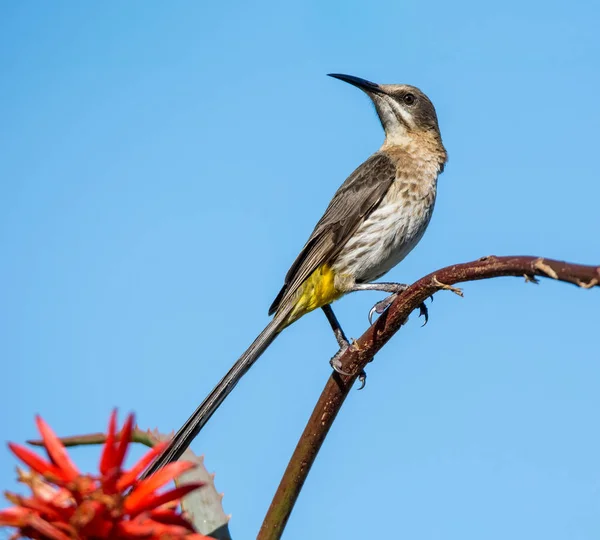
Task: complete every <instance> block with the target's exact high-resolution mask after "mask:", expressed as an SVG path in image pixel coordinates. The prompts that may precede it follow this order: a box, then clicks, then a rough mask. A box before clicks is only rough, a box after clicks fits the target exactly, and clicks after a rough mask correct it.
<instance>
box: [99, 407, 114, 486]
mask: <svg viewBox="0 0 600 540" xmlns="http://www.w3.org/2000/svg"><path fill="white" fill-rule="evenodd" d="M116 432H117V409H113V412H112V413H111V414H110V420H109V421H108V433H107V434H106V442H105V443H104V450H103V451H102V456H101V457H100V467H99V468H100V473H101V474H106V473H107V472H108V471H109V470H110V469H111V468H112V466H113V463H114V461H115V459H114V454H115V434H116Z"/></svg>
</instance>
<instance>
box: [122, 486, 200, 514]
mask: <svg viewBox="0 0 600 540" xmlns="http://www.w3.org/2000/svg"><path fill="white" fill-rule="evenodd" d="M203 485H204V482H193V483H189V484H186V485H185V486H179V487H177V488H174V489H172V490H170V491H165V492H164V493H160V494H155V493H154V494H151V495H148V496H147V497H146V498H145V499H143V500H142V501H141V503H140V504H138V505H137V506H136V507H135V509H133V510H130V511H129V513H130V514H131V515H132V516H136V515H137V514H141V513H142V512H145V511H146V510H151V509H152V508H158V507H159V506H162V505H163V504H167V503H170V502H171V501H179V500H181V499H182V498H183V497H185V496H186V495H187V494H188V493H190V492H191V491H194V490H196V489H198V488H201V487H202V486H203Z"/></svg>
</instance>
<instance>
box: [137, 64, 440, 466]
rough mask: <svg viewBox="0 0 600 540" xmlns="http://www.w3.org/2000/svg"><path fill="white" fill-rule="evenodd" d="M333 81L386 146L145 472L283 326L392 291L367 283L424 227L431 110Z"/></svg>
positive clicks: (435, 131) (395, 93) (433, 121)
mask: <svg viewBox="0 0 600 540" xmlns="http://www.w3.org/2000/svg"><path fill="white" fill-rule="evenodd" d="M332 77H335V78H338V79H341V80H343V81H346V82H348V83H350V84H352V85H354V86H357V87H358V88H360V89H362V90H363V91H364V92H365V93H367V95H368V96H369V97H370V98H371V100H372V101H373V103H374V105H375V108H376V110H377V114H378V116H379V119H380V121H381V124H382V126H383V128H384V131H385V135H386V138H385V141H384V144H383V145H382V147H381V148H380V149H379V151H378V152H376V153H375V154H373V155H372V156H371V157H370V158H369V159H367V161H365V162H364V163H363V164H362V165H360V166H359V167H358V168H357V169H356V170H355V171H354V172H353V173H352V174H351V175H350V176H349V177H348V179H347V180H346V181H345V182H344V183H343V184H342V186H341V187H340V188H339V189H338V191H337V192H336V193H335V195H334V197H333V199H332V200H331V202H330V204H329V206H328V207H327V209H326V211H325V213H324V214H323V217H322V218H321V219H320V220H319V222H318V223H317V225H316V227H315V229H314V230H313V232H312V234H311V235H310V237H309V239H308V241H307V242H306V244H305V246H304V247H303V249H302V250H301V252H300V254H299V255H298V257H297V258H296V260H295V261H294V263H293V264H292V266H291V268H290V270H289V271H288V273H287V275H286V278H285V282H284V285H283V288H282V289H281V291H280V292H279V294H278V295H277V298H276V299H275V301H274V302H273V304H272V305H271V308H270V310H269V314H270V315H271V314H274V317H273V320H272V321H271V322H270V323H269V324H268V325H267V327H266V328H265V329H264V330H263V331H262V332H261V334H260V335H259V336H258V337H257V338H256V340H255V341H254V342H253V343H252V345H250V347H249V349H248V350H247V351H246V352H245V353H244V354H243V355H242V356H241V357H240V359H239V360H238V361H237V362H236V363H235V364H234V366H233V367H232V368H231V370H230V371H229V372H228V373H227V375H225V377H224V378H223V379H222V380H221V381H220V382H219V384H218V385H217V386H216V387H215V389H214V390H213V391H212V392H211V393H210V394H209V395H208V397H207V398H206V399H205V400H204V401H203V402H202V404H201V405H200V406H199V407H198V409H196V411H195V412H194V414H193V415H192V416H191V417H190V418H189V419H188V421H187V422H186V423H185V424H184V426H183V427H182V428H181V429H180V430H179V431H178V432H177V434H176V435H175V437H174V438H173V440H172V441H171V443H170V446H169V447H168V448H167V449H166V450H165V452H163V454H162V455H161V456H160V457H159V459H158V460H157V461H156V462H155V464H154V465H153V466H152V467H151V469H150V470H149V471H148V472H152V471H154V470H156V469H157V468H159V467H161V466H163V465H165V464H167V463H169V462H170V461H174V460H175V459H177V458H178V457H179V456H180V455H181V453H182V452H183V451H184V450H185V448H187V446H189V444H190V443H191V441H192V440H193V438H194V437H195V436H196V435H197V434H198V432H199V431H200V429H201V428H202V427H203V426H204V424H205V423H206V422H207V421H208V419H209V418H210V417H211V416H212V414H213V413H214V412H215V411H216V409H217V408H218V407H219V405H220V404H221V403H222V402H223V400H224V399H225V397H227V395H228V394H229V392H231V390H232V389H233V387H234V386H235V385H236V384H237V382H238V381H239V380H240V379H241V377H242V376H243V375H244V374H245V373H246V372H247V371H248V369H250V367H251V366H252V365H253V364H254V362H255V361H256V360H257V359H258V358H259V357H260V355H261V354H262V353H263V352H264V350H265V349H266V348H267V347H268V346H269V345H270V344H271V343H272V341H273V340H274V339H275V337H276V336H277V335H278V334H279V332H281V330H283V329H284V328H285V327H286V326H288V325H289V324H291V323H293V322H294V321H295V320H297V319H299V318H300V317H302V316H303V315H304V314H306V313H308V312H309V311H312V310H313V309H316V308H318V307H324V308H325V307H327V306H328V305H329V304H330V303H331V302H333V301H334V300H336V299H337V298H339V297H341V296H343V295H344V294H346V293H349V292H352V291H357V290H383V291H389V292H394V291H395V290H396V289H395V288H394V287H393V285H394V284H381V283H371V282H372V281H374V280H376V279H379V278H380V277H381V276H383V275H384V274H385V273H386V272H388V271H389V270H390V269H391V268H392V267H394V266H395V265H396V264H398V263H399V262H400V261H401V260H402V259H403V258H404V257H405V256H406V255H407V254H408V253H409V252H410V251H411V250H412V249H413V248H414V246H415V245H416V244H417V243H418V242H419V240H420V239H421V237H422V236H423V234H424V232H425V229H426V228H427V225H428V224H429V220H430V218H431V214H432V212H433V207H434V204H435V198H436V185H437V177H438V175H439V173H441V172H442V170H443V168H444V164H445V162H446V150H445V149H444V146H443V144H442V138H441V135H440V131H439V127H438V121H437V116H436V113H435V109H434V107H433V104H432V103H431V101H430V100H429V98H428V97H427V96H426V95H425V94H423V93H422V92H421V91H420V90H419V89H418V88H415V87H413V86H409V85H377V84H374V83H370V82H368V81H365V80H363V79H359V78H357V77H352V76H348V75H332ZM328 318H329V315H328ZM338 330H340V329H338ZM340 331H341V330H340ZM337 336H338V334H337V333H336V337H337ZM338 339H339V337H338Z"/></svg>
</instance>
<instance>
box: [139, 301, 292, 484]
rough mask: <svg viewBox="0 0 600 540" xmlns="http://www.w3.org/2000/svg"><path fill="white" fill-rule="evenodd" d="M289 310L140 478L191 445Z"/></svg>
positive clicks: (278, 317) (278, 316) (272, 337)
mask: <svg viewBox="0 0 600 540" xmlns="http://www.w3.org/2000/svg"><path fill="white" fill-rule="evenodd" d="M288 311H289V310H280V311H279V312H278V313H277V314H276V315H275V317H274V318H273V320H272V321H271V322H270V323H269V324H268V325H267V326H266V328H265V329H264V330H263V331H262V332H261V333H260V334H259V335H258V337H257V338H256V339H255V340H254V341H253V343H252V345H250V347H248V350H247V351H246V352H245V353H244V354H242V356H241V357H240V358H239V360H238V361H237V362H236V363H235V364H234V365H233V367H232V368H231V369H230V370H229V371H228V372H227V374H226V375H225V377H223V378H222V379H221V381H220V382H219V384H217V386H215V387H214V389H213V390H212V392H211V393H210V394H208V396H206V398H205V399H204V401H203V402H202V403H201V404H200V406H199V407H198V408H197V409H196V410H195V411H194V413H193V414H192V416H190V417H189V418H188V420H187V422H186V423H185V424H184V425H183V426H182V427H181V429H179V431H178V432H177V433H176V434H175V436H174V437H173V438H172V439H171V441H170V443H169V446H167V448H165V450H164V451H163V452H162V454H160V455H159V456H158V458H157V459H156V461H154V463H153V464H152V465H151V466H150V467H149V468H148V469H147V470H146V472H145V473H144V475H143V476H142V478H146V477H147V476H149V475H151V474H152V473H154V472H156V471H157V470H159V469H161V468H162V467H164V466H165V465H167V464H168V463H171V462H172V461H176V460H177V459H179V458H180V457H181V455H182V454H183V452H185V450H186V449H187V447H188V446H189V445H190V444H191V442H192V441H193V440H194V438H195V437H196V436H197V435H198V433H200V430H201V429H202V428H203V427H204V425H205V424H206V423H207V422H208V421H209V419H210V417H211V416H212V415H213V414H214V412H215V411H216V410H217V409H218V408H219V406H220V405H221V403H223V401H224V400H225V398H226V397H227V396H228V395H229V393H230V392H231V391H232V390H233V389H234V387H235V385H236V384H237V383H238V382H239V381H240V379H241V378H242V377H243V376H244V375H245V374H246V372H247V371H248V370H249V369H250V368H251V367H252V365H253V364H254V362H256V361H257V360H258V359H259V358H260V356H261V355H262V353H263V352H265V350H266V349H267V347H268V346H269V345H270V344H271V343H273V341H274V340H275V338H276V337H277V335H278V334H279V332H281V330H283V328H285V326H286V324H285V322H286V319H287V315H288Z"/></svg>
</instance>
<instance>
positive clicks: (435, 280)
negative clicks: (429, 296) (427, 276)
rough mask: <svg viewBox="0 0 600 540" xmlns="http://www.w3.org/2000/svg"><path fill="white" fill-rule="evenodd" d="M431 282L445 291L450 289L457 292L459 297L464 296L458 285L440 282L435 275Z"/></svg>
mask: <svg viewBox="0 0 600 540" xmlns="http://www.w3.org/2000/svg"><path fill="white" fill-rule="evenodd" d="M433 284H434V285H435V286H436V287H437V288H438V289H443V290H445V291H452V292H453V293H454V294H457V295H458V296H460V297H461V298H462V297H463V296H464V294H463V292H462V289H459V288H458V287H453V286H452V285H446V284H445V283H442V282H441V281H440V280H439V279H438V278H437V277H436V276H433Z"/></svg>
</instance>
